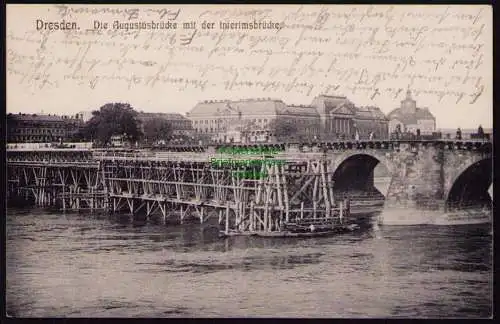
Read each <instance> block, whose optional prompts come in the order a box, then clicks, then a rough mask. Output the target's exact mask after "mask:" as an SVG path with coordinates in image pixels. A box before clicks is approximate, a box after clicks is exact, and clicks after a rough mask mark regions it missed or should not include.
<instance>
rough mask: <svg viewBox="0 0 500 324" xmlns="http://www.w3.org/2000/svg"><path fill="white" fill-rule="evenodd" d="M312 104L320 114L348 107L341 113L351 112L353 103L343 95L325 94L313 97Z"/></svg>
mask: <svg viewBox="0 0 500 324" xmlns="http://www.w3.org/2000/svg"><path fill="white" fill-rule="evenodd" d="M312 105H313V106H315V107H316V109H318V112H319V113H320V114H328V113H330V112H333V111H339V110H340V109H341V108H348V110H344V111H343V113H352V112H350V111H349V110H351V111H352V109H353V107H354V104H353V103H352V102H351V101H349V99H347V97H343V96H327V95H319V96H317V97H315V98H314V99H313V101H312Z"/></svg>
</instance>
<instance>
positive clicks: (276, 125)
mask: <svg viewBox="0 0 500 324" xmlns="http://www.w3.org/2000/svg"><path fill="white" fill-rule="evenodd" d="M269 126H270V130H271V132H272V133H273V134H274V135H275V136H276V138H279V139H282V138H290V137H294V136H296V134H297V126H296V125H295V124H294V123H293V122H292V121H291V120H288V119H275V120H273V121H272V122H271V123H270V125H269Z"/></svg>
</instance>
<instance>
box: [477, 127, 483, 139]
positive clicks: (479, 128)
mask: <svg viewBox="0 0 500 324" xmlns="http://www.w3.org/2000/svg"><path fill="white" fill-rule="evenodd" d="M477 136H478V137H479V138H481V139H483V138H484V130H483V127H482V126H481V125H479V127H478V128H477Z"/></svg>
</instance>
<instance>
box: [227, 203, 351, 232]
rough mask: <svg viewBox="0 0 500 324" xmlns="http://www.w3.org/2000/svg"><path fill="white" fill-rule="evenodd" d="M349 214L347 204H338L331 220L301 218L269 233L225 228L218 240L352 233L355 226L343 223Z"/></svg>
mask: <svg viewBox="0 0 500 324" xmlns="http://www.w3.org/2000/svg"><path fill="white" fill-rule="evenodd" d="M348 214H349V203H348V202H347V203H344V204H342V203H341V204H340V206H339V208H338V210H335V212H334V216H333V217H332V218H316V219H315V218H303V219H297V220H295V221H294V222H285V223H283V226H281V227H279V228H277V229H275V230H271V231H251V230H250V231H240V230H231V229H229V226H226V229H225V230H224V231H220V233H219V237H220V238H227V237H232V236H260V237H325V236H332V235H336V234H343V233H349V232H353V231H355V230H357V229H359V226H358V225H357V224H353V223H351V224H348V223H344V217H345V215H348Z"/></svg>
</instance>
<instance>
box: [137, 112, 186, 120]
mask: <svg viewBox="0 0 500 324" xmlns="http://www.w3.org/2000/svg"><path fill="white" fill-rule="evenodd" d="M137 117H138V118H139V119H153V118H161V119H167V120H188V119H187V118H186V117H185V116H183V115H182V114H179V113H148V112H140V113H138V114H137Z"/></svg>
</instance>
